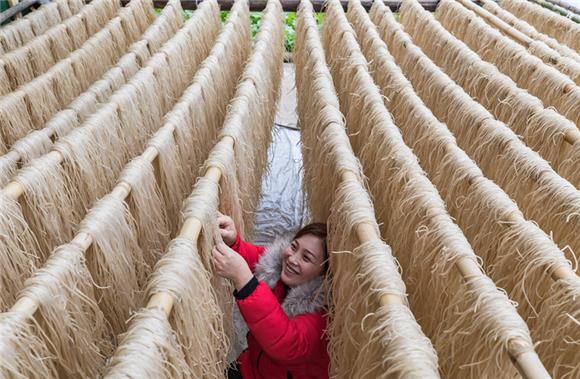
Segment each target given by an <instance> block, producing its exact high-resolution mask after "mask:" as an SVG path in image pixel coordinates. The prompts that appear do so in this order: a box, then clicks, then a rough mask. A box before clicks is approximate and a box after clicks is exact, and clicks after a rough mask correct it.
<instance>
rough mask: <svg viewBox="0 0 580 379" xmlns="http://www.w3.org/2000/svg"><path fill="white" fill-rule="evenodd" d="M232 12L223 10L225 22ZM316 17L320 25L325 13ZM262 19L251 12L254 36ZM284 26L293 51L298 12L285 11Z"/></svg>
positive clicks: (288, 45)
mask: <svg viewBox="0 0 580 379" xmlns="http://www.w3.org/2000/svg"><path fill="white" fill-rule="evenodd" d="M155 11H156V12H157V14H159V13H160V12H161V9H155ZM183 13H184V16H185V19H186V20H187V19H189V18H190V17H191V16H192V15H193V11H189V10H185V11H183ZM229 13H230V12H228V11H221V12H220V17H221V19H222V22H225V21H226V20H227V18H228V15H229ZM314 17H315V18H316V23H317V24H318V26H319V27H320V26H321V25H322V22H323V21H324V13H315V14H314ZM261 21H262V13H261V12H251V13H250V23H251V25H250V27H251V30H252V37H255V36H256V33H258V29H260V22H261ZM284 28H285V35H286V39H285V42H284V45H285V46H286V51H288V52H292V51H294V44H295V42H296V12H284Z"/></svg>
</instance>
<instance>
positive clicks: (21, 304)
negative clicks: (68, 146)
mask: <svg viewBox="0 0 580 379" xmlns="http://www.w3.org/2000/svg"><path fill="white" fill-rule="evenodd" d="M167 127H168V128H171V132H172V133H174V132H175V126H173V125H170V126H167ZM224 138H231V137H224ZM48 154H50V155H54V156H56V157H57V158H58V159H59V162H61V163H62V161H63V159H64V158H63V156H62V154H60V153H59V152H58V151H51V152H50V153H48ZM159 154H160V152H159V150H157V148H155V147H153V146H149V147H147V149H145V151H144V152H143V153H142V154H141V157H142V158H144V159H146V160H148V161H149V162H150V163H151V164H153V166H154V167H155V164H154V162H155V161H156V160H157V158H158V157H159ZM218 171H219V170H218ZM214 175H215V174H214ZM131 189H132V188H131V185H130V184H129V183H127V182H123V181H121V182H119V183H117V185H116V186H115V187H114V188H113V190H112V191H111V195H113V196H116V197H118V198H119V199H121V200H123V201H127V198H128V197H129V195H130V194H131ZM4 192H5V193H6V194H7V195H9V196H12V197H14V198H15V199H18V198H19V197H20V196H22V194H23V193H24V187H23V186H22V184H20V183H18V182H16V181H14V182H11V183H9V184H8V185H7V186H6V187H4ZM187 225H188V222H186V223H185V224H184V228H185V227H186V226H187ZM200 227H201V226H200ZM189 229H192V228H191V227H189ZM190 233H191V232H190ZM197 233H198V234H199V231H198V232H197ZM196 238H197V237H196ZM70 243H71V244H75V245H77V246H79V247H80V248H81V249H82V250H83V251H84V252H85V253H86V251H87V250H88V249H89V247H90V246H91V245H92V243H93V237H92V236H91V235H90V234H88V233H84V232H79V233H77V234H76V235H75V237H74V238H73V239H72V240H71V242H70ZM38 307H39V304H38V303H37V302H36V301H35V300H33V299H31V298H28V297H21V298H20V299H18V300H17V301H16V303H15V304H14V305H13V306H12V308H10V311H12V312H19V313H23V314H24V315H26V316H28V317H32V316H33V315H34V313H36V311H37V310H38Z"/></svg>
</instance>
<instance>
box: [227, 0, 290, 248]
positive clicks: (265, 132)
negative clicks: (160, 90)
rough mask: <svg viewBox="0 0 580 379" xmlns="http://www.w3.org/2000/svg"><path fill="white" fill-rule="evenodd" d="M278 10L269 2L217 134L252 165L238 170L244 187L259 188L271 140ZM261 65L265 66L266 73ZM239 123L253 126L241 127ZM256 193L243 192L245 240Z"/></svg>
mask: <svg viewBox="0 0 580 379" xmlns="http://www.w3.org/2000/svg"><path fill="white" fill-rule="evenodd" d="M281 12H282V8H281V5H280V4H279V2H276V1H269V2H268V5H267V7H266V10H265V13H264V17H263V21H262V22H263V24H262V25H263V27H261V28H260V30H259V32H258V34H257V36H256V40H255V43H254V52H253V54H252V56H251V57H250V59H249V61H248V64H247V66H246V68H245V69H244V72H243V73H242V76H241V78H240V84H239V86H238V88H237V90H236V97H235V98H234V100H232V102H231V104H230V109H229V112H228V114H227V115H226V120H225V122H224V128H223V130H222V132H221V133H220V137H223V136H226V135H229V136H231V137H232V138H233V139H234V141H236V151H235V153H236V162H237V164H238V166H239V167H248V168H250V167H251V168H253V169H248V170H243V171H242V170H240V171H239V172H238V181H239V183H240V186H241V187H242V188H244V189H245V188H248V189H250V188H259V183H261V179H262V173H263V172H264V169H265V168H266V163H267V156H266V154H263V153H262V152H264V151H266V150H267V147H268V146H269V144H270V141H271V126H272V124H273V122H274V116H275V112H276V107H275V106H274V104H275V103H276V101H277V99H278V95H279V85H280V82H281V75H282V62H283V61H282V55H283V52H284V29H283V25H282V22H281V17H282V16H281ZM264 67H268V70H267V72H266V75H264ZM264 104H267V106H264ZM256 121H258V122H256ZM240 125H253V127H251V128H248V127H242V128H241V127H240ZM247 152H253V153H250V154H248V153H247ZM258 152H260V153H258ZM259 195H260V192H259V191H249V190H248V191H246V190H244V191H242V197H241V202H242V206H243V209H244V213H245V216H244V228H245V233H246V234H245V236H244V237H245V238H247V239H251V236H252V234H253V232H252V229H253V224H254V213H253V212H254V210H255V208H256V205H257V203H258V199H259Z"/></svg>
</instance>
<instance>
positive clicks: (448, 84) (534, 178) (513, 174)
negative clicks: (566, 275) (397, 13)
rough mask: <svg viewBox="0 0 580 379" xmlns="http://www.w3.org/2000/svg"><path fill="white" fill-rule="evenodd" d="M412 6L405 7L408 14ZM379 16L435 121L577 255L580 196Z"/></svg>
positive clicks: (389, 21)
mask: <svg viewBox="0 0 580 379" xmlns="http://www.w3.org/2000/svg"><path fill="white" fill-rule="evenodd" d="M410 6H411V3H409V2H405V3H404V4H403V11H405V10H404V9H405V8H407V7H410ZM385 12H386V11H385ZM375 14H376V15H377V16H376V17H375V20H376V21H377V24H379V25H380V26H379V29H380V32H381V34H382V37H383V38H384V39H385V41H386V42H387V44H388V45H389V46H392V49H391V52H392V53H393V55H394V56H395V58H396V60H397V62H398V63H399V65H400V66H401V68H402V69H403V71H404V72H405V75H406V76H407V77H408V78H409V79H410V81H411V83H412V84H413V86H414V87H415V90H416V91H417V93H418V94H419V96H421V98H422V100H423V101H424V102H425V103H426V105H427V106H429V107H430V108H431V111H432V112H433V113H434V114H435V116H436V117H438V118H439V119H440V120H442V121H444V122H446V123H447V126H448V127H449V128H450V130H451V131H452V132H453V133H454V135H455V138H456V139H457V143H458V145H459V146H460V147H461V148H462V149H464V150H465V151H466V152H467V153H468V154H469V156H470V157H472V158H473V159H474V160H475V161H476V162H477V164H478V165H479V167H480V168H481V170H482V171H483V173H484V174H485V175H486V176H487V177H489V178H490V179H492V180H494V181H495V182H496V183H498V184H499V185H500V186H501V187H502V189H503V190H504V191H506V193H507V194H508V195H510V197H512V198H514V200H516V202H517V204H518V206H519V208H520V209H521V210H522V211H523V212H524V214H525V215H526V217H527V218H530V219H533V220H535V221H537V222H538V224H539V225H540V226H541V227H542V229H543V230H544V231H546V233H549V234H550V233H553V234H554V239H555V240H556V242H557V243H558V244H559V245H560V246H562V247H564V246H566V245H568V246H570V247H572V250H574V251H576V250H578V248H577V246H579V245H580V241H579V240H578V238H577V236H578V235H580V233H578V232H575V230H576V229H578V228H579V227H580V224H579V223H578V214H579V211H578V209H579V207H580V193H579V192H578V190H576V188H574V187H573V186H572V185H570V183H568V182H567V181H565V180H564V179H562V178H561V177H560V176H558V175H557V174H556V173H555V172H554V171H553V170H552V168H551V167H550V166H549V164H548V163H547V162H546V161H544V160H542V159H541V158H540V157H539V156H538V155H537V154H535V153H534V152H533V151H531V150H530V149H529V148H527V147H526V146H524V145H523V144H522V143H521V141H520V140H519V139H518V137H517V136H516V135H515V134H514V133H513V132H512V131H511V130H510V129H509V128H506V127H505V125H504V124H502V123H500V122H498V121H496V120H495V119H494V118H493V116H492V115H491V114H489V112H488V111H487V110H486V109H485V108H484V107H483V106H482V105H481V104H479V103H477V102H475V101H474V100H473V99H472V98H471V97H470V96H469V95H467V94H466V93H465V92H463V90H462V89H461V88H460V87H459V86H457V84H455V83H454V82H453V81H452V80H451V79H449V77H447V76H446V75H445V74H444V73H443V72H441V71H440V70H439V68H438V67H437V66H436V65H435V64H434V63H433V62H432V61H430V60H429V59H428V58H427V57H426V56H425V55H424V54H423V52H422V51H421V50H419V49H418V48H417V47H416V46H415V45H413V43H412V40H411V39H410V38H409V36H408V35H407V34H406V33H404V32H402V30H401V26H400V25H399V24H398V23H396V22H395V21H394V19H393V18H392V17H385V18H384V19H379V16H380V12H376V13H375ZM465 125H470V127H469V128H466V127H465ZM548 199H549V201H548Z"/></svg>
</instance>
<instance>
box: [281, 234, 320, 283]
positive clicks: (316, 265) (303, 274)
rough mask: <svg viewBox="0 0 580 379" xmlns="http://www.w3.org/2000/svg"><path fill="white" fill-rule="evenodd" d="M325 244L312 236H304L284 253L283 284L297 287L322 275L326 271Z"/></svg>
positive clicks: (296, 240)
mask: <svg viewBox="0 0 580 379" xmlns="http://www.w3.org/2000/svg"><path fill="white" fill-rule="evenodd" d="M325 259H326V257H325V254H324V242H323V240H322V239H320V238H318V237H316V236H314V235H312V234H306V235H303V236H301V237H299V238H297V239H295V240H294V241H292V243H291V244H290V245H289V246H288V247H287V248H286V250H284V252H283V253H282V276H281V279H282V282H283V283H284V284H286V285H287V286H288V287H296V286H299V285H300V284H303V283H306V282H308V281H309V280H311V279H314V278H316V277H317V276H320V275H322V271H323V269H324V260H325Z"/></svg>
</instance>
